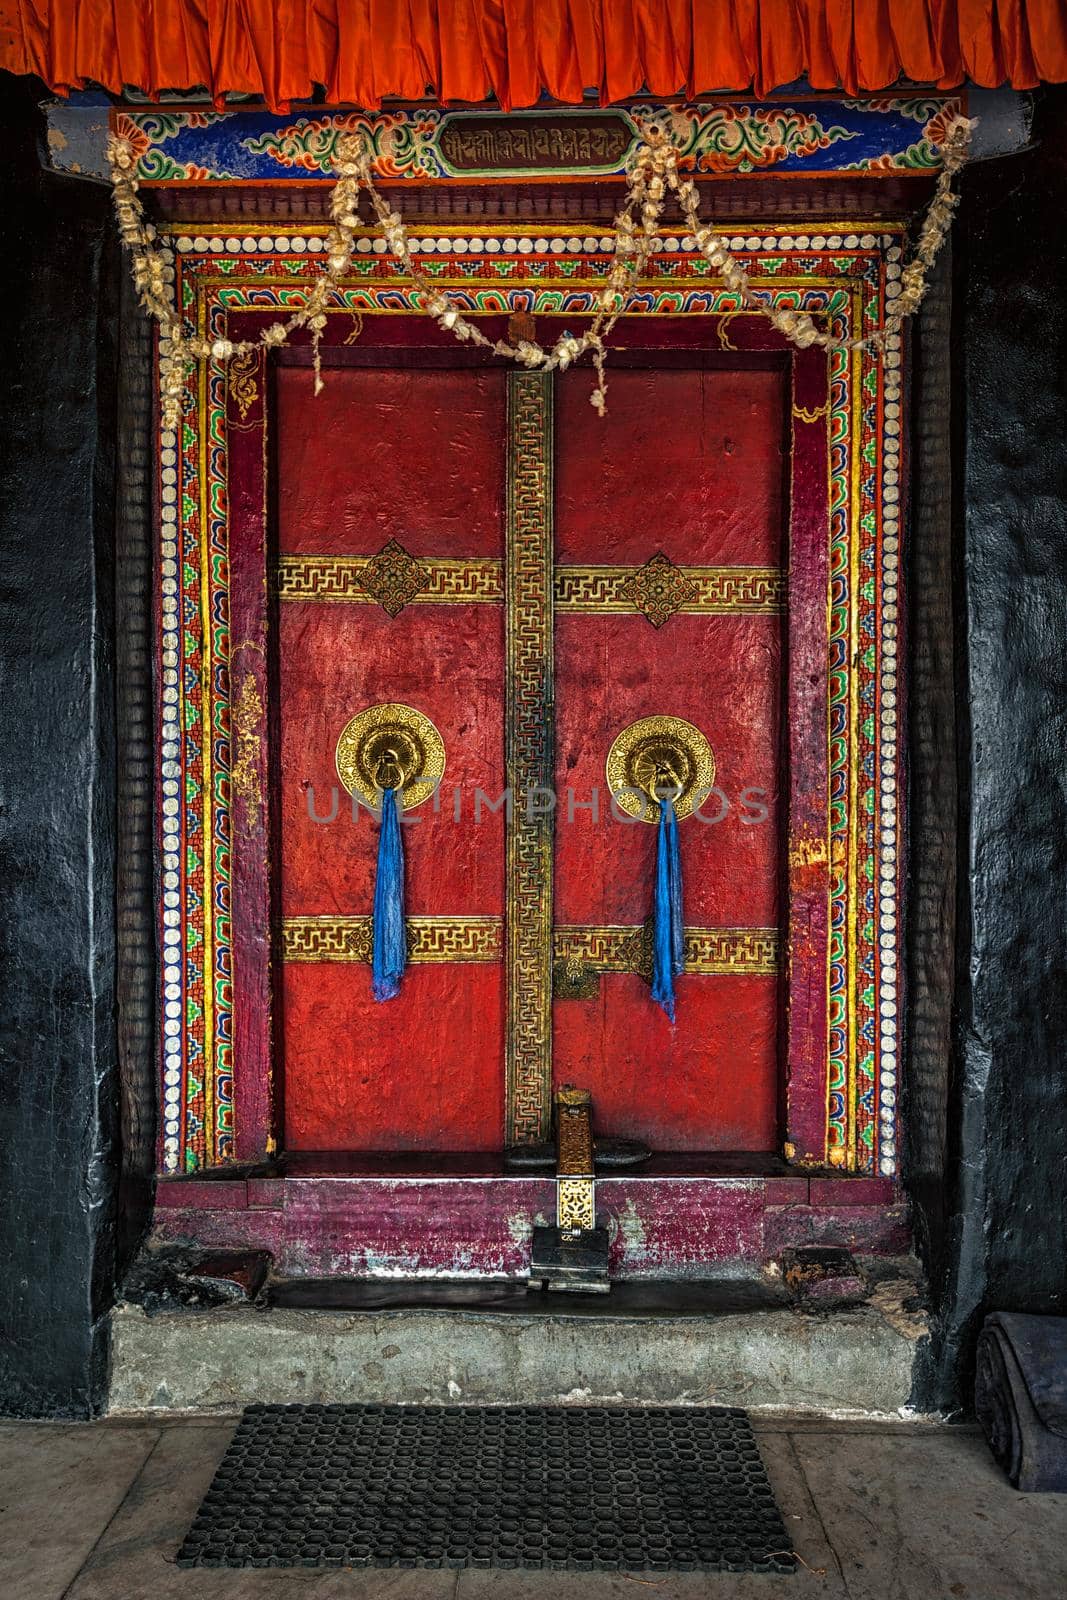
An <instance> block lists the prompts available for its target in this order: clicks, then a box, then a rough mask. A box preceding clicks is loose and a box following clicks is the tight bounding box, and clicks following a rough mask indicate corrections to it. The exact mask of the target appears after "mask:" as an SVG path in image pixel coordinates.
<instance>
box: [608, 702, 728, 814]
mask: <svg viewBox="0 0 1067 1600" xmlns="http://www.w3.org/2000/svg"><path fill="white" fill-rule="evenodd" d="M605 772H606V776H607V783H608V789H609V790H610V792H611V794H612V796H613V797H614V802H615V805H616V806H617V808H618V809H619V810H620V811H622V812H624V813H625V814H626V816H628V817H635V818H638V819H639V820H640V821H642V822H653V823H654V822H658V821H659V802H660V801H661V800H671V801H673V803H674V812H675V815H676V816H677V817H678V818H679V820H681V818H683V817H688V816H690V815H691V814H692V811H693V809H694V807H695V806H697V805H699V804H701V802H702V801H703V800H704V799H706V797H707V795H708V794H709V792H710V791H711V788H712V786H713V784H714V782H715V756H714V754H713V753H712V749H711V745H710V744H709V743H708V741H707V739H706V738H705V737H704V735H703V734H702V733H701V731H700V729H699V728H695V727H694V726H693V724H692V723H691V722H686V721H685V720H684V719H683V718H682V717H642V718H641V719H640V721H638V722H631V723H630V726H629V727H628V728H623V730H622V732H621V733H620V734H619V735H618V737H617V738H616V740H615V742H614V743H613V745H612V747H611V749H610V750H609V751H608V759H607V764H606V767H605Z"/></svg>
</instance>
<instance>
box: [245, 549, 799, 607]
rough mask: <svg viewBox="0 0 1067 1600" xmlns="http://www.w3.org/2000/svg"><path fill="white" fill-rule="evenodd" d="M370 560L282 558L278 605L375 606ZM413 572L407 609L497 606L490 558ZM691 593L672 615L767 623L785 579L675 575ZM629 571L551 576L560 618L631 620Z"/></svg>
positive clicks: (751, 571)
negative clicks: (419, 582)
mask: <svg viewBox="0 0 1067 1600" xmlns="http://www.w3.org/2000/svg"><path fill="white" fill-rule="evenodd" d="M374 559H375V558H374V557H372V556H330V555H283V556H281V557H279V559H278V564H277V568H276V575H275V592H276V594H277V596H278V598H279V600H316V601H331V600H332V601H344V602H347V603H348V604H351V605H375V604H377V603H378V600H377V597H376V595H374V594H373V593H370V592H369V591H368V590H367V588H366V587H365V586H364V574H365V573H366V571H367V568H368V567H369V566H370V563H371V561H372V560H374ZM418 566H419V567H420V568H421V569H423V571H424V572H425V576H426V587H425V588H424V589H423V590H422V591H421V592H420V593H418V594H413V595H412V596H411V598H410V599H408V600H406V601H405V604H407V605H413V606H430V605H470V604H472V603H489V604H497V605H499V604H501V603H502V602H503V600H504V573H503V567H502V564H501V563H500V562H499V561H497V560H495V559H494V558H493V557H491V556H486V557H484V558H483V557H477V558H471V559H469V560H464V559H457V560H452V559H450V558H447V557H443V556H423V557H421V558H420V559H419V562H418ZM675 570H676V571H677V573H678V575H679V577H680V578H682V579H684V580H685V581H686V585H687V589H689V588H690V587H691V592H690V593H689V594H688V596H687V598H686V599H684V600H683V601H682V602H681V603H680V604H679V605H677V607H675V609H676V610H677V611H679V612H682V613H684V614H687V615H704V616H768V615H776V614H777V613H778V612H780V611H782V610H783V609H784V607H785V584H786V580H785V573H784V572H782V571H781V569H780V568H777V567H684V566H682V567H678V568H676V569H675ZM634 571H635V569H634V568H633V567H616V566H580V567H578V566H561V567H557V568H556V570H555V583H554V587H555V605H556V609H557V610H558V611H564V612H568V613H574V612H577V613H586V612H597V611H604V612H610V613H613V614H616V615H620V616H625V615H637V614H638V613H639V612H640V611H641V609H642V607H641V606H640V605H638V604H637V603H636V602H635V601H634V599H633V598H632V597H630V596H628V595H626V594H624V593H623V592H622V591H623V589H624V587H625V586H626V585H627V584H628V583H630V582H631V581H632V579H633V576H634Z"/></svg>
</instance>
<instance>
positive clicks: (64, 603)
mask: <svg viewBox="0 0 1067 1600" xmlns="http://www.w3.org/2000/svg"><path fill="white" fill-rule="evenodd" d="M0 79H2V80H3V83H2V86H0V144H2V147H3V149H4V153H5V160H4V193H3V200H2V203H0V260H2V261H3V262H4V267H5V281H6V283H7V289H6V291H5V294H4V315H3V318H2V326H0V341H2V342H0V483H2V493H0V896H2V898H0V993H2V1004H0V1219H2V1222H0V1227H2V1235H0V1237H2V1240H3V1249H2V1254H0V1260H2V1269H0V1410H3V1411H6V1412H9V1413H14V1414H16V1415H56V1416H75V1417H76V1416H84V1415H86V1414H87V1413H88V1412H90V1411H91V1410H92V1409H93V1408H94V1407H95V1406H97V1405H99V1403H100V1401H101V1399H102V1396H103V1393H104V1389H105V1383H106V1337H105V1323H104V1321H103V1318H104V1314H105V1312H106V1310H107V1307H108V1305H109V1303H110V1294H111V1288H112V1283H113V1274H114V1239H115V1194H116V1173H117V1165H118V1148H119V1145H118V1121H117V1105H118V1101H117V1076H116V1065H115V1063H116V1040H115V1019H114V1007H115V905H114V893H115V885H114V853H115V753H114V751H115V746H114V737H115V734H114V715H113V694H114V683H113V654H114V616H113V610H114V607H113V592H114V583H113V573H112V555H111V551H112V546H113V513H114V460H113V457H114V449H113V441H114V435H115V406H116V394H115V378H116V325H117V323H116V314H115V291H116V285H117V283H118V274H117V266H118V262H117V251H116V249H115V246H114V243H113V234H112V229H111V226H110V222H109V217H108V201H107V195H106V193H105V192H104V190H103V189H102V187H101V186H99V185H95V184H88V183H80V182H78V181H76V180H70V179H59V178H52V177H48V178H46V177H44V176H43V175H42V174H41V171H40V165H39V160H38V153H37V140H38V139H39V138H40V137H42V130H41V124H40V119H39V118H38V116H37V114H36V109H35V104H34V101H33V99H32V97H31V96H30V95H29V94H28V92H27V91H26V90H25V88H24V87H23V86H22V85H20V84H19V83H17V82H15V81H14V80H12V79H10V78H8V77H7V76H6V75H5V74H0Z"/></svg>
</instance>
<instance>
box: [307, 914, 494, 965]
mask: <svg viewBox="0 0 1067 1600" xmlns="http://www.w3.org/2000/svg"><path fill="white" fill-rule="evenodd" d="M281 935H282V959H283V960H285V961H363V962H369V961H370V959H371V937H372V928H371V919H370V917H286V918H285V920H284V921H283V922H282V925H281ZM407 935H408V960H409V961H417V962H423V963H425V962H436V963H443V962H452V961H499V960H500V959H501V957H502V955H503V953H504V927H503V923H502V921H501V919H500V918H499V917H408V919H407Z"/></svg>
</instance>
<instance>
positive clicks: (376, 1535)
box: [178, 1405, 794, 1572]
mask: <svg viewBox="0 0 1067 1600" xmlns="http://www.w3.org/2000/svg"><path fill="white" fill-rule="evenodd" d="M789 1550H790V1546H789V1541H788V1536H787V1534H786V1532H785V1528H784V1526H783V1523H782V1518H781V1514H780V1513H779V1510H778V1507H777V1505H776V1503H775V1499H774V1495H773V1493H772V1492H771V1486H770V1484H769V1483H768V1481H767V1474H766V1472H765V1471H764V1468H763V1463H762V1461H761V1460H760V1454H759V1450H758V1448H757V1446H756V1440H755V1436H754V1434H753V1432H752V1426H751V1424H750V1422H749V1420H748V1417H747V1416H746V1415H745V1413H744V1412H743V1411H739V1410H732V1409H731V1410H723V1409H718V1408H700V1409H696V1408H694V1409H692V1410H689V1409H684V1410H683V1409H675V1408H671V1409H670V1410H646V1409H644V1408H641V1409H637V1408H633V1409H631V1408H622V1407H619V1408H615V1407H592V1406H590V1407H560V1406H493V1407H490V1406H486V1407H481V1406H478V1407H475V1406H454V1407H453V1406H449V1407H446V1406H346V1405H337V1406H249V1408H248V1409H247V1410H246V1411H245V1413H244V1416H243V1417H242V1419H241V1422H240V1424H239V1426H238V1428H237V1432H236V1434H235V1435H234V1438H233V1441H232V1443H231V1445H230V1447H229V1449H228V1450H227V1452H226V1454H225V1456H224V1457H223V1460H222V1463H221V1465H220V1467H219V1469H218V1471H217V1472H216V1474H215V1478H214V1481H213V1482H212V1485H211V1488H210V1489H209V1490H208V1492H207V1495H206V1497H205V1499H204V1503H203V1505H202V1506H201V1507H200V1510H199V1511H198V1512H197V1515H196V1520H195V1522H194V1523H193V1526H192V1528H191V1529H190V1530H189V1533H188V1534H187V1535H186V1538H185V1542H184V1543H183V1545H182V1547H181V1550H180V1551H179V1553H178V1565H179V1566H183V1567H499V1568H514V1567H544V1568H549V1569H555V1570H558V1571H575V1572H595V1571H603V1572H694V1571H702V1572H791V1571H792V1570H793V1564H794V1563H793V1557H792V1555H791V1554H790V1553H789Z"/></svg>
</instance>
